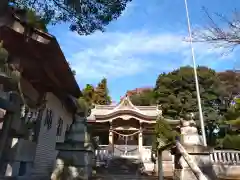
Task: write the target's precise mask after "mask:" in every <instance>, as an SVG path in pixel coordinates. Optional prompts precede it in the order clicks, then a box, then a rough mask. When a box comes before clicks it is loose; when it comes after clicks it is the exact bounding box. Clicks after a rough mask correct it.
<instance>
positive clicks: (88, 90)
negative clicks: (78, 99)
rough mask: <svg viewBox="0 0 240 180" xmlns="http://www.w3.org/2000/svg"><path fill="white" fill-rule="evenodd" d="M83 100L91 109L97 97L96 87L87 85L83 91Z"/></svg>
mask: <svg viewBox="0 0 240 180" xmlns="http://www.w3.org/2000/svg"><path fill="white" fill-rule="evenodd" d="M82 93H83V98H84V99H85V101H86V102H87V103H88V105H89V106H90V107H91V106H92V105H93V101H94V100H93V99H94V95H95V90H94V87H93V86H92V85H91V84H87V85H86V87H85V88H84V89H83V90H82Z"/></svg>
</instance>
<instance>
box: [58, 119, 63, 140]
mask: <svg viewBox="0 0 240 180" xmlns="http://www.w3.org/2000/svg"><path fill="white" fill-rule="evenodd" d="M62 128H63V120H62V118H59V119H58V126H57V136H61V134H62Z"/></svg>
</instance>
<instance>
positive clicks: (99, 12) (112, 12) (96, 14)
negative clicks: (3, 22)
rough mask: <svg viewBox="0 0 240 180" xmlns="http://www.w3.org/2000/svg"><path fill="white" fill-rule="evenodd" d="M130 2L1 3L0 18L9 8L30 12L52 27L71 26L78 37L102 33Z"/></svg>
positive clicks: (20, 0) (39, 0)
mask: <svg viewBox="0 0 240 180" xmlns="http://www.w3.org/2000/svg"><path fill="white" fill-rule="evenodd" d="M130 1H131V0H114V1H112V0H63V1H59V0H1V1H0V18H1V17H3V16H4V15H5V14H6V13H7V10H8V7H9V6H10V5H11V6H15V7H18V8H20V9H30V10H32V11H34V12H37V13H38V15H39V16H41V19H43V20H44V21H45V22H49V23H51V24H56V23H62V22H63V23H66V22H67V23H70V30H72V31H76V32H77V33H79V34H80V35H89V34H91V33H93V32H95V31H96V30H100V31H103V30H104V27H105V26H106V25H108V24H109V22H111V21H112V20H115V19H117V18H118V17H119V16H120V15H121V13H122V11H123V10H124V9H125V8H126V5H127V3H128V2H130Z"/></svg>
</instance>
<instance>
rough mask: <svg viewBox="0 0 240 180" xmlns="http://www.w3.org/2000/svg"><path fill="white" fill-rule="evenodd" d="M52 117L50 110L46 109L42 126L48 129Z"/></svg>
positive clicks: (50, 126) (50, 125)
mask: <svg viewBox="0 0 240 180" xmlns="http://www.w3.org/2000/svg"><path fill="white" fill-rule="evenodd" d="M52 118H53V113H52V110H51V109H47V112H46V117H45V121H44V126H47V129H48V130H49V129H51V128H52Z"/></svg>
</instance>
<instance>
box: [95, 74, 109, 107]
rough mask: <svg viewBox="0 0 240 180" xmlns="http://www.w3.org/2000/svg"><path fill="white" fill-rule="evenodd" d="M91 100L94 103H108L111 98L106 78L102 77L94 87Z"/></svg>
mask: <svg viewBox="0 0 240 180" xmlns="http://www.w3.org/2000/svg"><path fill="white" fill-rule="evenodd" d="M93 101H94V103H95V104H100V105H109V104H111V98H110V96H109V92H108V88H107V79H106V78H103V79H102V80H101V82H100V83H99V84H98V86H97V87H96V89H95V93H94V98H93Z"/></svg>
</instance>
